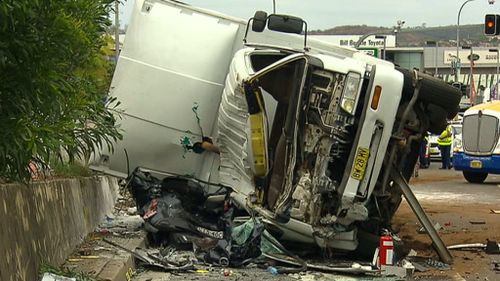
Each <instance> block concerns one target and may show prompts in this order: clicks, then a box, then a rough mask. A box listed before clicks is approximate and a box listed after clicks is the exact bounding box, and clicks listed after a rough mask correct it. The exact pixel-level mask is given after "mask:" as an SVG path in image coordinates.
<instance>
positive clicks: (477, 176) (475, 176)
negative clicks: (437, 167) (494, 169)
mask: <svg viewBox="0 0 500 281" xmlns="http://www.w3.org/2000/svg"><path fill="white" fill-rule="evenodd" d="M463 174H464V178H465V179H466V180H467V181H468V182H470V183H483V182H484V180H485V179H486V177H488V173H476V172H468V171H463Z"/></svg>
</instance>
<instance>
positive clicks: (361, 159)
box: [351, 147, 370, 181]
mask: <svg viewBox="0 0 500 281" xmlns="http://www.w3.org/2000/svg"><path fill="white" fill-rule="evenodd" d="M369 156H370V151H369V150H368V148H365V147H358V151H356V158H355V159H354V165H353V167H352V172H351V178H353V179H356V180H359V181H360V180H362V179H363V177H364V176H365V171H366V164H367V163H368V157H369Z"/></svg>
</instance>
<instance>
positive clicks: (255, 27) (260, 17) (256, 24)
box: [252, 11, 267, 32]
mask: <svg viewBox="0 0 500 281" xmlns="http://www.w3.org/2000/svg"><path fill="white" fill-rule="evenodd" d="M266 23H267V13H266V12H264V11H257V12H255V15H254V16H253V22H252V31H254V32H262V31H264V28H266Z"/></svg>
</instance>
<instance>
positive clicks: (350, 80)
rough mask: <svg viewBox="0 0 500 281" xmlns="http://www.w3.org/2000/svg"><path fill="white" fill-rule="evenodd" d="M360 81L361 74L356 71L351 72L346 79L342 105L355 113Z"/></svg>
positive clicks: (349, 111)
mask: <svg viewBox="0 0 500 281" xmlns="http://www.w3.org/2000/svg"><path fill="white" fill-rule="evenodd" d="M360 81H361V75H360V74H359V73H355V72H349V73H348V74H347V77H346V79H345V85H344V90H343V92H342V101H341V102H340V106H341V107H342V108H343V109H344V110H345V111H347V112H348V113H349V114H354V111H355V110H356V99H357V98H358V92H359V83H360Z"/></svg>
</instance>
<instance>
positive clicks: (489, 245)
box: [485, 240, 500, 255]
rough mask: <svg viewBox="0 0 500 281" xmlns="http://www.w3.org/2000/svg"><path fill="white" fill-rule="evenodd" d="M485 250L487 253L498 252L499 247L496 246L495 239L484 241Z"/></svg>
mask: <svg viewBox="0 0 500 281" xmlns="http://www.w3.org/2000/svg"><path fill="white" fill-rule="evenodd" d="M485 252H486V253H487V254H489V255H496V254H500V248H499V246H498V243H497V242H496V241H490V240H488V241H487V242H486V249H485Z"/></svg>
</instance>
